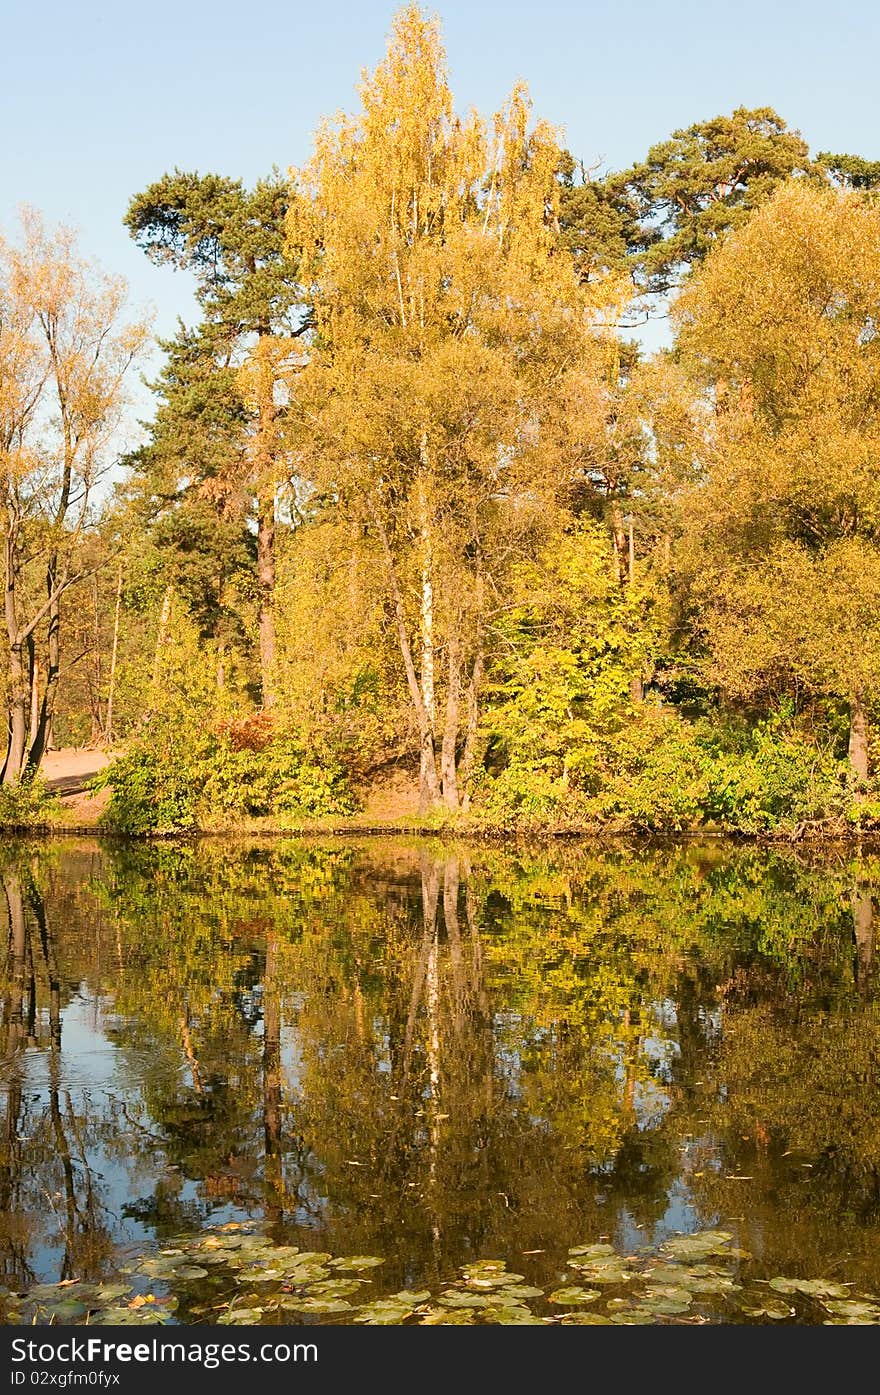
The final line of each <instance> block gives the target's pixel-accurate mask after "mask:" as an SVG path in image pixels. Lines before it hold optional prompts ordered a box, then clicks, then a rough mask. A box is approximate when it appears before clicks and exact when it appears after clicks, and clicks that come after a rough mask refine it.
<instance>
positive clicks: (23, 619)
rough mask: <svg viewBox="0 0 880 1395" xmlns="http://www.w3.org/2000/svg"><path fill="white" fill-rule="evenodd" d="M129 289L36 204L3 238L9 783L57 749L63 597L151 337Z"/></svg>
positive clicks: (0, 519)
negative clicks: (46, 219)
mask: <svg viewBox="0 0 880 1395" xmlns="http://www.w3.org/2000/svg"><path fill="white" fill-rule="evenodd" d="M125 289H126V288H125V284H124V282H122V281H120V280H118V279H114V278H110V277H107V276H103V275H101V274H100V273H96V272H95V271H94V270H93V268H91V267H90V266H88V265H87V264H86V263H85V262H83V261H82V260H81V258H80V257H79V255H78V253H77V249H76V245H75V242H74V238H73V235H72V234H71V233H70V232H69V231H67V230H65V229H60V230H58V231H57V232H54V233H50V232H48V231H47V230H46V229H45V228H44V226H43V224H42V222H41V220H40V218H39V216H38V215H37V214H36V213H34V212H33V211H29V210H26V211H25V213H24V215H23V219H22V235H21V238H20V240H19V242H18V243H17V244H11V243H6V242H2V243H0V529H2V533H3V543H4V579H5V609H4V618H5V628H6V700H7V715H8V731H9V740H8V749H7V752H6V758H5V761H4V763H3V767H2V769H3V780H4V782H5V783H7V784H16V783H17V782H18V781H19V780H20V779H21V778H22V776H23V775H24V774H27V773H28V772H32V771H34V770H36V768H37V767H38V766H39V763H40V760H41V758H42V754H43V751H44V749H45V745H46V741H47V737H48V732H49V730H50V727H51V720H52V712H53V707H54V702H55V695H56V691H57V686H58V679H59V674H60V670H61V598H62V596H63V595H64V593H65V592H66V591H68V590H69V589H70V587H72V586H73V585H75V584H76V582H77V581H79V580H81V578H82V574H83V570H84V565H85V564H84V563H83V560H82V556H81V547H80V545H81V541H82V537H83V532H84V530H85V529H86V527H87V525H88V523H89V520H90V510H91V508H92V505H93V499H94V488H95V485H96V483H97V481H98V480H99V479H100V477H101V474H102V471H103V470H104V469H105V468H106V466H107V464H108V459H109V451H110V448H111V446H112V444H113V441H114V433H115V432H116V430H117V428H118V427H119V424H120V409H121V406H122V403H123V381H124V377H125V374H126V372H127V370H128V368H129V367H130V365H131V363H132V361H133V360H134V359H135V358H136V357H137V355H138V354H139V353H140V351H141V350H142V348H143V347H144V344H145V341H146V334H147V331H146V326H145V325H144V324H142V323H132V324H125V323H124V322H123V318H122V316H123V307H124V302H125ZM43 631H45V644H46V656H45V665H44V666H43V673H44V678H43V681H42V684H41V685H40V686H39V687H38V684H39V666H38V656H37V653H36V639H37V636H38V634H42V633H43ZM30 710H32V711H33V714H34V718H35V720H34V721H33V723H32V725H31V731H30V735H31V739H30V741H29V740H28V736H29V711H30Z"/></svg>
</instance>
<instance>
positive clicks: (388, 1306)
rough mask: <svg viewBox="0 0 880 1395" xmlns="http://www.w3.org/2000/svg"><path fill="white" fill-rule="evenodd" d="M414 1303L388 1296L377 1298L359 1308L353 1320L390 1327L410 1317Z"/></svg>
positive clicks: (372, 1325) (414, 1306)
mask: <svg viewBox="0 0 880 1395" xmlns="http://www.w3.org/2000/svg"><path fill="white" fill-rule="evenodd" d="M416 1306H417V1305H416V1304H413V1303H397V1302H394V1301H393V1300H392V1299H390V1298H377V1299H376V1301H375V1303H367V1304H366V1306H365V1307H363V1308H361V1309H360V1311H359V1312H358V1314H357V1316H356V1317H355V1318H354V1319H353V1321H354V1322H357V1323H361V1324H364V1325H366V1326H369V1327H392V1326H396V1325H397V1324H398V1323H401V1322H405V1321H406V1319H407V1318H408V1317H412V1315H413V1312H414V1311H415V1308H416Z"/></svg>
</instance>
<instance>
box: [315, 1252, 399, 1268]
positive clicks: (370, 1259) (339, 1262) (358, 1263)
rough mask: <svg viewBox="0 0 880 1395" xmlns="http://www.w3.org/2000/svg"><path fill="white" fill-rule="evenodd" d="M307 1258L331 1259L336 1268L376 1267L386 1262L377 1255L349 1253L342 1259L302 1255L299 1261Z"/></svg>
mask: <svg viewBox="0 0 880 1395" xmlns="http://www.w3.org/2000/svg"><path fill="white" fill-rule="evenodd" d="M306 1259H317V1260H320V1261H321V1262H323V1261H324V1260H329V1262H330V1264H331V1266H332V1268H334V1269H375V1268H376V1267H377V1266H378V1265H380V1264H384V1263H385V1261H384V1259H379V1257H378V1256H377V1255H347V1256H343V1257H342V1258H341V1259H330V1256H329V1255H312V1254H309V1255H300V1256H299V1261H298V1262H299V1263H302V1262H303V1260H306Z"/></svg>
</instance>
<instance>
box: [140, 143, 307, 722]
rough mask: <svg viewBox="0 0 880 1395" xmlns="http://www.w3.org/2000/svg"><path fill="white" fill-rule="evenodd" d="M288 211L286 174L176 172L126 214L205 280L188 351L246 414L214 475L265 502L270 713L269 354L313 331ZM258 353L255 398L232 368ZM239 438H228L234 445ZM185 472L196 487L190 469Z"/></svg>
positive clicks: (274, 469)
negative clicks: (251, 178)
mask: <svg viewBox="0 0 880 1395" xmlns="http://www.w3.org/2000/svg"><path fill="white" fill-rule="evenodd" d="M287 204H288V188H287V184H286V181H285V180H284V179H283V178H281V176H280V175H278V174H277V173H275V174H273V175H272V176H270V177H269V178H267V179H263V180H260V181H259V182H258V183H257V184H256V185H255V186H254V188H253V189H251V190H247V189H245V188H244V186H243V184H242V183H241V181H240V180H233V179H228V178H225V177H222V176H220V175H215V174H207V175H199V174H196V173H185V172H183V171H181V170H175V171H174V172H173V174H168V175H165V176H164V177H163V178H162V179H160V180H158V181H157V182H156V183H155V184H152V185H150V187H149V188H148V189H146V190H144V192H143V193H141V194H138V195H137V196H136V197H135V198H134V199H133V200H132V202H131V205H130V207H129V209H128V212H127V213H126V216H125V223H126V226H127V227H128V229H129V231H130V232H131V235H132V237H133V238H134V239H135V241H136V242H137V243H138V245H139V246H141V247H142V248H143V249H144V251H145V252H146V253H147V255H148V256H149V257H150V259H151V260H152V261H154V262H157V263H160V264H162V263H170V264H171V265H172V266H174V267H176V268H178V269H185V270H189V271H192V272H194V273H195V276H196V280H197V283H198V290H197V296H198V300H199V303H200V305H201V307H202V310H203V312H204V322H203V324H202V326H201V327H200V329H199V331H198V333H197V334H196V335H193V334H191V333H190V334H187V333H186V332H183V331H182V333H181V336H180V341H181V345H182V346H186V347H188V349H189V350H190V351H192V348H193V346H194V345H197V346H198V349H199V352H200V354H201V356H202V362H203V364H205V365H209V366H211V367H213V368H215V369H216V370H217V376H216V377H214V378H212V383H213V384H214V386H215V387H216V389H217V399H218V400H219V401H222V402H224V403H225V404H226V410H227V414H228V416H229V418H230V419H231V418H233V417H235V416H236V415H239V416H240V423H239V424H240V437H239V442H238V449H237V451H233V453H232V458H231V459H230V458H229V453H228V451H227V453H226V458H225V459H224V461H223V463H222V470H221V472H220V474H219V475H218V473H217V471H216V470H214V471H212V474H211V478H212V479H213V480H214V483H215V485H216V484H217V483H218V481H221V480H223V481H225V488H226V489H227V490H230V489H234V488H236V487H237V488H238V490H241V489H243V488H247V489H248V490H249V491H250V492H251V493H252V494H253V495H254V496H255V499H256V515H257V519H256V523H257V550H256V573H257V585H258V592H259V647H260V670H261V676H262V689H263V702H264V704H265V705H266V706H271V705H272V703H273V702H274V697H275V693H274V674H275V663H276V654H275V616H274V593H275V527H276V505H275V501H276V494H277V491H278V488H279V485H280V483H281V482H282V477H283V475H284V468H283V465H282V463H281V461H280V459H279V440H278V420H277V419H278V414H279V406H278V403H277V402H276V398H275V395H274V391H273V388H274V381H275V373H274V371H273V369H272V365H271V363H269V361H268V360H267V353H268V352H270V351H269V342H270V340H274V339H277V338H278V337H279V336H285V335H288V334H295V333H298V332H301V331H302V329H303V325H304V321H303V316H302V313H301V306H300V291H299V287H298V284H297V277H296V265H295V261H294V260H293V259H292V258H291V257H289V256H288V255H287V253H286V252H285V249H284V245H283V244H284V217H285V213H286V209H287ZM254 346H256V348H255V347H254ZM249 351H252V353H251V358H252V362H256V363H258V364H260V365H262V366H263V367H264V368H265V369H267V370H268V371H264V372H259V373H253V372H252V373H251V374H250V375H249V380H248V385H249V389H250V391H249V392H245V391H244V390H243V388H242V386H241V385H239V384H237V383H236V382H235V380H234V375H231V370H232V369H234V368H235V367H237V366H240V365H241V364H242V362H243V360H244V358H245V356H246V354H247V353H248V352H249ZM177 410H178V411H180V410H181V408H180V406H179V405H178V408H177ZM184 414H185V409H184ZM229 425H230V421H227V423H226V426H227V428H228V427H229ZM197 429H200V427H199V428H197ZM230 440H231V438H230V436H229V434H227V445H228V444H230ZM215 464H216V462H215ZM183 474H184V475H185V477H186V478H187V479H189V480H192V471H191V470H190V469H187V468H186V464H184V470H183ZM200 483H202V484H204V480H202V481H200Z"/></svg>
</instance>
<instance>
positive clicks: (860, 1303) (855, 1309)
mask: <svg viewBox="0 0 880 1395" xmlns="http://www.w3.org/2000/svg"><path fill="white" fill-rule="evenodd" d="M822 1306H823V1307H825V1308H827V1309H828V1311H829V1313H834V1315H835V1317H839V1318H843V1319H844V1321H845V1322H847V1323H853V1324H855V1323H865V1324H871V1325H874V1324H876V1323H880V1307H878V1306H877V1304H876V1303H868V1302H866V1301H864V1300H862V1299H857V1298H848V1299H846V1300H845V1301H842V1300H839V1299H829V1300H828V1302H826V1303H823V1305H822Z"/></svg>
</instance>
